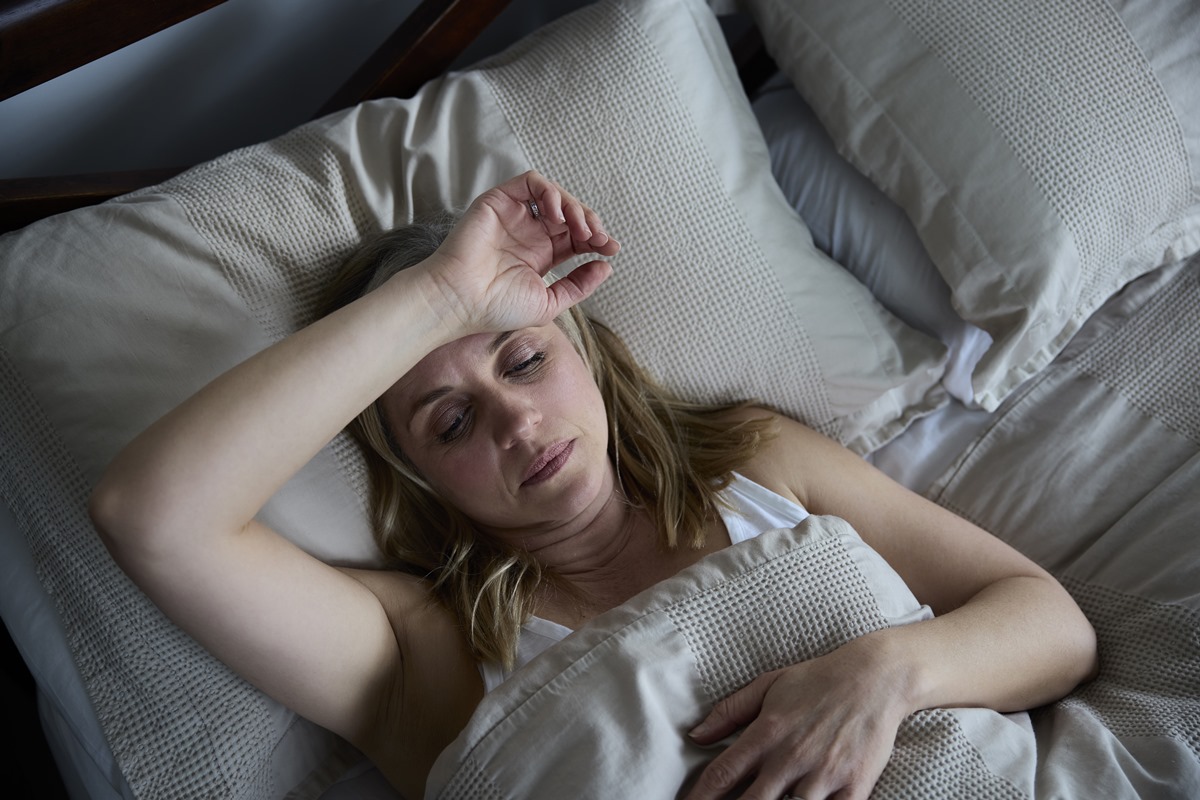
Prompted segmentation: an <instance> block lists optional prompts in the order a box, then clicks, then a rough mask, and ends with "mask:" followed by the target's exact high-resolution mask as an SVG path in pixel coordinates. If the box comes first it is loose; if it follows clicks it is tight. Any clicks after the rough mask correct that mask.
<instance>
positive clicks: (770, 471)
mask: <svg viewBox="0 0 1200 800" xmlns="http://www.w3.org/2000/svg"><path fill="white" fill-rule="evenodd" d="M764 418H765V419H770V420H771V422H772V435H771V436H770V437H769V438H768V439H767V441H765V442H764V443H763V446H762V447H761V448H760V450H759V452H758V453H757V454H756V455H755V457H754V458H753V459H751V460H750V461H749V462H748V463H746V464H744V465H743V466H742V467H741V468H740V469H739V470H738V471H739V472H741V473H742V474H743V475H745V476H746V477H747V478H749V479H751V480H752V481H754V482H755V483H758V484H760V485H762V486H765V487H766V488H768V489H770V490H771V491H773V492H775V493H776V494H779V495H782V496H784V497H787V498H790V499H793V500H796V501H797V502H799V503H800V504H801V505H803V506H804V507H805V508H808V509H809V510H810V511H811V510H813V504H814V502H816V501H817V500H818V497H819V496H820V494H821V491H820V486H821V484H822V483H823V482H825V481H828V480H841V479H843V478H845V477H849V476H848V472H849V473H853V472H857V471H858V470H860V469H862V468H868V469H869V467H868V465H867V464H866V462H865V461H863V460H862V459H861V458H860V457H859V456H858V455H856V454H854V453H852V452H850V451H849V450H847V449H846V448H845V447H843V446H842V445H841V444H840V443H838V442H836V441H834V440H833V439H830V438H829V437H827V436H825V435H824V434H821V433H819V432H817V431H816V430H813V429H812V428H810V427H809V426H807V425H805V424H804V423H802V422H799V421H797V420H795V419H793V418H792V417H789V416H786V415H784V414H780V413H778V412H776V411H772V410H771V409H768V408H764V407H761V406H744V407H742V408H737V409H733V410H731V411H729V412H727V419H728V421H729V423H730V424H738V423H741V422H747V421H751V420H761V419H764Z"/></svg>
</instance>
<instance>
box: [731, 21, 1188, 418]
mask: <svg viewBox="0 0 1200 800" xmlns="http://www.w3.org/2000/svg"><path fill="white" fill-rule="evenodd" d="M743 5H744V6H746V7H747V8H748V10H750V11H751V12H752V13H753V15H754V17H755V18H756V20H757V21H758V23H759V25H760V28H761V29H762V31H763V32H764V37H765V39H766V42H767V46H768V49H769V50H770V52H771V53H772V54H773V56H774V57H775V60H776V61H777V62H778V64H779V66H780V68H781V70H782V71H783V72H784V73H786V74H787V75H788V76H789V77H790V78H791V80H792V82H793V83H794V84H795V86H796V88H797V89H798V90H799V92H800V94H801V95H803V96H804V98H805V99H806V100H807V102H808V104H809V105H811V106H812V108H813V110H814V111H815V112H816V114H817V116H818V117H819V118H820V119H821V121H822V123H823V124H824V125H825V127H826V128H827V129H828V130H829V132H830V134H831V135H832V137H833V139H834V141H835V142H836V144H837V146H838V148H839V151H840V152H841V153H842V154H843V155H844V156H845V157H846V158H847V159H849V160H850V161H851V162H852V163H854V164H855V165H856V166H857V167H858V168H859V169H860V170H861V171H862V172H863V173H864V174H866V175H867V176H868V177H870V178H871V179H872V180H873V181H874V182H875V183H876V184H877V185H878V186H879V187H880V188H881V189H883V190H884V191H885V193H887V194H888V196H889V197H890V198H891V199H892V200H893V201H894V202H896V203H897V204H898V205H900V206H901V207H902V208H903V209H904V210H905V212H906V213H907V214H908V216H909V218H910V220H911V221H912V222H913V224H914V226H915V227H916V229H917V231H918V233H919V235H920V236H921V238H922V240H923V242H924V244H925V247H926V249H927V250H928V251H929V254H930V256H931V257H932V259H933V261H934V263H935V264H936V265H937V267H938V269H939V270H940V271H941V273H942V275H943V276H944V277H945V278H946V280H947V282H948V283H949V284H950V287H951V289H952V291H953V302H954V305H955V308H956V309H957V310H958V312H959V313H960V314H961V315H962V317H963V318H964V319H966V320H967V321H969V322H971V323H974V324H976V325H978V326H979V327H981V328H983V329H984V330H986V331H987V332H988V333H989V334H991V336H992V338H993V340H994V344H993V346H992V347H991V349H990V350H989V351H988V352H987V353H986V354H985V355H984V357H983V359H982V360H981V361H980V363H979V366H978V367H977V369H976V371H975V374H974V380H973V384H974V390H975V397H976V400H977V401H978V402H979V403H980V404H981V405H983V406H984V407H986V408H988V409H994V408H996V406H997V405H998V404H999V402H1000V401H1001V400H1002V399H1003V398H1004V397H1005V396H1006V395H1007V394H1008V393H1009V392H1011V391H1012V390H1014V389H1015V388H1016V387H1017V386H1019V385H1020V384H1021V383H1022V382H1023V381H1024V380H1025V379H1026V378H1028V377H1030V376H1031V375H1033V374H1035V373H1036V372H1037V371H1038V370H1040V369H1041V368H1042V367H1044V366H1045V365H1046V364H1047V363H1049V361H1050V360H1051V359H1052V358H1053V357H1054V355H1055V354H1056V353H1058V352H1059V351H1060V350H1061V349H1062V348H1063V346H1064V345H1065V344H1066V343H1067V341H1068V340H1069V339H1070V337H1071V336H1072V335H1073V334H1074V333H1075V332H1076V331H1077V330H1078V329H1079V327H1080V325H1081V324H1082V323H1083V321H1084V320H1085V319H1086V318H1087V317H1088V316H1089V315H1090V314H1091V313H1092V312H1093V311H1094V310H1095V309H1096V308H1098V307H1099V306H1100V305H1101V304H1102V303H1103V302H1104V301H1105V300H1106V299H1107V298H1108V297H1110V296H1111V295H1112V294H1114V293H1115V292H1116V291H1117V290H1118V289H1120V288H1121V286H1122V285H1124V284H1125V283H1126V282H1128V281H1129V280H1130V279H1132V278H1134V277H1136V276H1138V275H1140V274H1143V273H1145V272H1148V271H1150V270H1152V269H1154V268H1155V267H1158V266H1160V265H1163V264H1167V263H1171V262H1173V261H1177V260H1179V259H1182V258H1184V257H1186V256H1187V255H1189V254H1191V253H1193V252H1195V251H1197V250H1200V95H1197V93H1196V91H1195V85H1196V82H1195V80H1196V75H1197V74H1200V6H1197V5H1196V4H1195V3H1193V2H1190V0H1168V1H1167V2H1160V0H1131V2H1124V3H1119V4H1110V3H1108V2H1105V1H1104V0H1052V2H1040V1H1039V0H1019V1H1018V2H1005V3H960V2H954V1H953V0H937V1H935V2H914V1H913V0H886V1H885V0H851V1H850V2H839V3H824V2H819V1H818V0H745V2H744V3H743Z"/></svg>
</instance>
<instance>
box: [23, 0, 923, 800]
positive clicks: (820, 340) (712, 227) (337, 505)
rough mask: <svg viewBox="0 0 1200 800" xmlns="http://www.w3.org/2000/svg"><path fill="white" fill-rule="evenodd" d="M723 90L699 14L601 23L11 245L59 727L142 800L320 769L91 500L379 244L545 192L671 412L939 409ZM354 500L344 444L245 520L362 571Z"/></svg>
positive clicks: (352, 465) (719, 64)
mask: <svg viewBox="0 0 1200 800" xmlns="http://www.w3.org/2000/svg"><path fill="white" fill-rule="evenodd" d="M572 43H574V46H572ZM583 54H585V55H583ZM581 57H583V61H582V62H581V61H580V59H581ZM531 72H536V73H538V74H537V75H531ZM539 75H540V76H541V77H539ZM546 76H549V78H547V77H546ZM612 76H617V77H618V78H619V79H613V78H612ZM584 78H586V81H587V83H588V86H587V88H588V89H590V90H591V91H592V92H593V94H592V96H591V98H590V99H589V100H588V101H587V102H585V103H581V102H580V97H581V96H583V87H582V86H581V85H580V84H579V83H576V81H581V80H582V79H584ZM572 86H574V87H576V89H578V91H576V92H574V93H573V92H569V91H564V87H572ZM737 92H738V90H737V82H736V77H735V75H734V73H733V70H732V64H731V61H730V58H729V54H728V52H727V50H726V49H725V44H724V41H723V39H722V38H721V34H720V32H719V29H718V26H717V24H716V22H715V19H714V18H713V17H712V15H711V13H710V12H709V10H708V8H707V7H706V6H705V5H704V4H703V3H702V2H699V0H656V1H655V2H649V3H632V2H630V3H624V4H622V3H611V2H610V3H605V4H602V5H600V6H597V7H596V8H592V9H585V10H583V11H582V12H581V13H580V14H578V15H575V16H572V17H569V18H566V19H564V20H562V21H561V22H560V23H558V24H557V25H556V26H555V28H554V31H553V33H552V34H551V33H545V34H540V35H535V36H534V37H533V38H531V39H530V40H529V41H527V42H525V43H523V44H519V45H517V47H516V49H514V50H513V51H512V52H511V53H509V54H508V55H505V56H502V57H500V58H499V59H498V60H496V61H495V62H493V63H491V64H490V65H488V66H487V67H486V69H484V70H471V71H467V72H464V73H461V74H457V75H450V76H445V77H443V78H441V79H439V80H437V81H434V82H433V83H431V84H429V85H428V86H426V87H425V88H424V89H423V90H422V91H421V92H420V93H419V94H418V95H417V96H416V97H414V98H412V99H411V100H404V101H399V100H382V101H377V102H373V103H367V104H364V105H362V106H359V107H356V108H353V109H349V110H347V111H345V112H341V113H338V114H335V115H332V116H330V117H328V118H325V119H322V120H319V121H316V122H314V123H311V124H309V125H306V126H303V127H301V128H299V129H297V130H295V131H293V132H291V133H288V134H286V135H284V136H281V137H279V138H278V139H276V140H273V141H270V142H267V143H264V144H260V145H256V146H253V147H248V148H245V149H242V150H238V151H235V152H233V153H230V154H228V155H226V156H223V157H221V158H218V159H215V160H213V161H212V162H209V163H206V164H203V165H200V166H198V167H196V168H194V169H192V170H189V171H188V172H186V173H184V174H182V175H181V176H179V177H177V178H175V179H172V180H170V181H168V182H166V183H164V184H162V185H160V186H156V187H151V188H149V189H146V190H143V191H140V192H137V193H135V194H133V195H129V196H126V197H124V198H120V199H118V200H116V201H113V202H109V203H106V204H103V205H100V206H97V207H93V208H88V209H81V210H79V211H76V212H72V213H70V214H67V215H63V216H59V217H55V218H51V219H48V220H44V221H42V222H40V223H37V224H35V225H33V226H30V227H29V228H27V229H25V230H23V231H20V232H17V233H14V234H10V235H7V236H5V237H3V239H0V321H2V322H0V430H2V431H3V435H4V442H5V448H6V449H5V458H4V459H3V462H2V463H0V498H2V499H3V501H4V503H5V504H6V505H7V506H9V507H10V508H11V509H12V510H13V512H14V515H15V516H16V517H17V519H18V523H19V525H20V526H21V527H22V529H23V530H24V532H25V535H26V539H27V541H29V543H30V545H31V548H32V549H33V551H34V553H35V556H36V558H37V561H38V566H39V570H40V572H41V577H42V582H43V585H44V586H45V587H46V589H47V591H48V592H49V594H50V596H51V597H52V598H53V602H54V603H55V604H56V607H57V611H58V613H59V615H60V616H61V618H62V619H63V622H64V627H65V628H66V630H67V636H68V640H69V642H68V644H69V646H70V648H71V653H72V655H73V657H74V659H75V662H76V664H77V665H78V667H79V670H80V672H81V673H82V674H83V676H84V678H85V681H86V683H87V688H88V691H89V693H90V694H91V696H92V698H93V700H94V701H95V702H94V704H95V706H96V709H97V710H98V712H99V713H98V715H92V714H91V709H76V710H75V712H77V714H78V716H77V717H76V718H73V719H72V720H71V722H72V724H78V725H91V726H92V727H93V728H100V729H102V731H103V734H104V738H106V739H107V741H108V742H109V744H110V745H111V747H112V750H113V752H114V755H115V757H116V759H117V763H118V764H119V766H120V769H121V771H122V772H123V773H124V776H125V777H126V779H127V780H128V781H129V784H130V786H131V788H132V790H133V792H134V793H135V794H136V795H137V796H139V797H153V798H156V800H157V799H158V798H172V797H189V796H220V797H245V798H260V797H261V798H266V797H277V796H280V795H281V794H283V793H286V792H288V791H290V790H291V789H293V788H295V786H296V784H297V782H298V781H301V780H302V779H303V778H304V776H306V775H310V774H320V769H319V768H320V767H322V766H323V765H325V764H327V763H328V762H327V757H329V756H331V755H332V756H335V757H336V755H337V754H336V753H335V752H334V751H332V750H331V748H333V747H334V746H335V743H334V742H332V741H331V740H330V739H329V737H328V736H327V735H326V734H323V733H322V732H320V731H317V730H315V729H314V728H313V727H312V726H309V725H307V724H306V723H304V722H303V721H299V720H296V719H295V716H294V715H292V714H291V713H290V712H288V711H287V710H285V709H283V708H281V707H280V706H279V705H278V704H276V703H273V702H272V701H270V700H268V699H266V698H264V697H262V696H261V695H260V694H258V693H257V692H254V691H252V690H250V689H249V688H248V687H246V686H245V685H244V684H242V683H241V682H240V681H238V680H237V679H236V678H234V677H233V676H231V675H230V674H229V673H228V671H227V670H225V669H224V667H222V666H221V665H220V664H218V663H217V662H215V661H214V660H213V659H211V658H210V657H208V656H207V655H206V654H205V653H204V652H202V651H200V650H199V649H198V648H196V647H195V646H194V645H193V644H192V643H191V641H190V640H188V639H187V638H186V637H184V636H182V635H181V634H180V633H179V632H178V631H177V630H176V629H175V628H174V627H173V626H172V625H171V624H170V623H169V622H167V621H166V620H165V619H164V618H163V617H162V616H161V615H160V614H159V613H158V612H157V610H156V609H154V608H153V606H152V605H151V604H150V603H149V602H148V601H147V600H146V598H145V597H144V596H142V595H141V594H140V593H139V592H138V591H137V590H136V589H135V588H134V587H133V586H132V585H131V584H130V583H129V582H128V581H127V580H126V579H125V578H124V576H123V574H122V573H121V572H120V570H119V569H117V567H116V566H115V565H114V564H113V562H112V561H111V560H110V559H109V558H108V555H107V553H106V552H105V551H104V549H103V548H102V547H101V546H100V545H99V543H98V541H97V540H96V537H95V533H94V531H93V530H92V529H91V526H90V524H89V523H88V520H87V517H86V512H85V508H86V506H85V504H86V497H87V492H88V489H89V487H90V486H92V485H93V484H94V483H95V481H96V480H97V478H98V476H99V474H100V471H101V470H102V469H103V467H104V465H105V464H106V463H107V462H108V461H109V460H110V459H111V458H112V457H113V455H114V454H115V453H116V452H117V451H118V450H119V449H120V448H121V447H122V446H123V445H124V444H125V443H126V442H128V441H129V440H130V439H131V438H132V437H133V436H134V435H136V434H137V433H138V432H139V431H140V430H142V429H143V428H144V427H145V426H147V425H148V424H150V423H151V422H152V421H153V420H155V419H157V418H158V417H159V416H161V415H162V414H163V413H165V412H166V411H167V410H169V409H170V408H172V407H173V406H175V405H176V404H178V403H179V402H181V401H182V400H184V399H185V398H186V397H187V396H188V395H190V394H191V393H192V392H194V391H195V390H196V389H198V388H199V387H200V386H202V385H203V384H204V383H206V382H207V381H209V380H211V379H212V378H213V377H215V376H216V375H218V374H220V373H221V372H222V371H223V370H225V369H228V368H229V367H231V366H233V365H234V364H236V363H238V362H239V361H241V360H243V359H244V358H246V357H247V356H249V355H251V354H252V353H254V352H256V351H258V350H260V349H262V348H263V347H266V346H268V345H269V344H271V343H272V342H274V341H276V340H278V339H279V338H280V337H282V336H284V335H286V334H287V333H289V332H291V331H293V330H295V329H296V328H297V327H299V326H301V325H303V324H305V323H306V322H308V321H310V320H311V319H312V318H313V314H314V309H315V305H316V301H317V297H318V296H319V294H320V291H321V287H322V286H323V285H324V284H325V282H326V281H327V280H328V278H329V277H330V275H331V273H332V271H333V270H334V269H335V267H336V265H337V264H338V263H339V262H340V261H341V260H343V259H344V258H345V256H346V255H347V254H348V253H349V252H350V250H351V249H352V248H353V247H354V246H355V244H356V243H357V242H359V241H360V240H361V239H362V238H363V237H364V236H366V235H368V234H370V233H372V232H375V231H378V230H381V229H384V228H389V227H392V226H393V225H395V224H398V223H403V222H407V221H409V220H411V219H412V218H413V216H415V215H418V214H421V213H423V212H426V211H430V210H434V209H440V208H448V207H449V208H453V207H458V206H462V205H465V204H466V203H467V202H468V201H470V200H471V199H472V198H473V197H475V196H476V195H477V194H478V193H480V192H482V191H483V190H485V189H487V188H488V187H490V186H492V185H494V184H495V183H498V182H499V181H501V180H504V179H506V178H508V177H511V176H513V175H515V174H518V173H520V172H522V171H524V170H526V169H528V168H530V167H532V166H538V167H542V168H543V169H544V170H545V171H546V172H548V173H550V174H551V176H552V177H554V178H556V179H558V180H560V181H562V182H564V183H565V184H567V186H568V188H570V189H573V190H575V191H577V192H578V193H579V194H581V195H583V196H584V198H585V199H587V200H588V201H590V202H593V203H596V204H597V205H598V206H600V207H601V210H602V211H603V212H604V213H605V214H606V216H607V217H608V219H609V220H610V227H611V228H612V230H613V232H614V234H616V235H618V236H619V237H620V238H622V239H623V240H624V242H625V245H626V250H625V254H624V255H623V256H622V260H620V261H619V262H618V264H617V265H616V266H617V271H618V275H621V276H624V277H622V278H620V279H614V280H613V281H612V282H611V288H610V289H608V290H606V294H605V295H602V296H601V297H598V298H597V299H596V301H595V305H594V308H595V310H596V312H597V313H598V314H600V315H602V316H604V317H605V318H606V319H607V320H609V321H610V322H611V323H612V324H613V325H614V327H616V328H617V329H618V331H620V332H622V333H626V334H629V335H630V336H631V339H632V343H633V345H634V348H635V350H636V351H637V352H638V354H639V355H640V356H642V357H643V358H645V359H646V360H647V361H648V362H649V366H650V367H651V368H652V369H654V370H655V371H657V372H659V373H660V374H661V375H662V376H663V377H664V379H666V380H668V381H670V382H672V383H674V384H677V385H678V387H679V388H680V389H681V390H683V391H686V392H688V393H689V394H695V395H696V396H698V397H704V398H710V399H711V398H715V397H733V396H741V395H749V396H753V397H756V398H758V399H760V400H762V401H764V402H767V403H771V404H774V405H777V406H779V407H781V408H783V409H785V410H787V411H789V412H792V413H794V414H796V415H798V416H801V417H805V418H807V419H809V420H810V421H811V422H812V423H813V424H814V426H816V427H818V428H820V429H821V430H823V431H826V432H828V433H830V434H831V435H834V436H837V437H838V438H841V439H842V440H843V441H845V442H846V443H847V444H850V445H852V446H854V447H856V448H858V449H860V450H867V449H871V448H872V447H874V446H876V445H878V444H879V443H881V442H882V441H884V440H886V439H887V438H889V437H891V436H893V435H895V434H896V433H897V432H898V431H899V430H901V429H902V428H903V427H904V426H905V425H906V424H907V423H908V421H909V420H910V418H911V417H912V416H914V415H916V414H920V413H924V412H925V411H927V410H929V409H931V408H933V407H936V406H937V405H938V404H939V403H941V402H942V401H943V399H944V397H943V395H942V393H941V391H940V389H939V388H938V379H939V377H940V371H941V361H942V358H943V353H942V348H941V346H940V345H938V344H937V343H935V342H933V341H932V340H930V339H928V338H926V337H924V336H922V335H920V334H917V333H915V332H913V331H911V330H909V329H907V328H906V327H904V326H903V325H901V324H900V323H898V322H897V321H896V320H895V319H894V318H892V317H891V316H890V315H888V314H887V313H886V312H884V311H883V310H882V308H881V307H879V306H878V304H876V303H875V302H874V300H873V299H872V298H871V297H870V295H869V294H868V293H867V292H866V290H865V289H863V287H861V286H860V285H858V284H857V283H856V282H855V281H853V279H851V278H849V277H848V276H847V275H846V274H844V272H842V271H841V269H840V267H838V266H837V265H836V264H834V263H833V262H830V261H829V260H828V259H826V258H824V257H823V256H821V254H820V253H819V252H818V251H817V250H816V249H815V248H814V247H813V246H812V243H811V240H810V237H809V236H808V232H807V230H806V229H805V227H804V226H803V224H802V223H801V221H800V220H799V219H798V218H797V217H796V216H795V215H794V213H793V212H792V211H791V209H790V208H789V207H788V206H787V204H786V201H785V200H784V199H783V198H782V195H781V194H780V193H779V191H778V189H777V187H775V185H774V184H773V182H772V181H771V179H770V175H769V166H768V161H767V157H766V149H765V145H764V144H763V143H762V141H761V134H759V133H758V131H757V128H756V125H755V122H754V119H753V115H752V113H751V111H750V109H749V104H748V101H747V100H746V99H745V97H744V96H743V95H739V94H738V93H737ZM529 100H534V101H535V102H533V103H532V104H530V103H529V102H528V101H529ZM756 136H757V137H758V138H757V139H756V138H755V137H756ZM622 287H625V288H622ZM674 325H681V326H683V327H682V328H681V330H682V333H680V332H678V331H672V330H671V326H674ZM671 365H677V366H674V367H672V366H671ZM672 370H673V371H672ZM364 484H365V481H364V477H363V469H362V466H361V464H360V463H359V456H358V454H357V453H356V451H355V450H354V449H353V448H352V447H351V446H350V445H349V444H348V443H347V442H346V441H345V440H344V439H338V440H336V441H335V442H334V443H333V444H332V445H331V446H330V447H328V448H326V449H325V450H324V451H323V452H322V453H321V454H319V455H318V457H317V458H315V459H314V460H313V462H312V463H310V464H309V465H308V466H306V467H305V468H304V469H303V470H302V471H301V472H300V473H299V474H298V475H297V476H296V477H295V478H294V479H293V480H292V481H290V482H289V483H288V484H287V485H286V486H285V487H284V489H282V490H281V491H280V493H279V494H278V495H277V496H276V497H274V498H272V500H271V501H270V502H269V503H268V505H267V507H266V508H265V509H264V510H263V511H262V513H261V514H260V518H261V519H262V520H263V521H264V522H266V523H268V524H270V525H271V526H273V527H275V528H276V529H277V530H279V531H281V532H282V533H284V534H285V535H286V536H288V537H289V538H291V539H292V540H293V541H295V542H297V543H298V544H299V545H300V546H301V547H304V548H305V549H306V550H308V551H310V552H312V553H314V554H315V555H318V556H320V557H322V558H326V559H328V560H330V561H335V562H339V563H351V564H365V565H370V564H378V563H379V561H380V558H379V553H378V551H377V549H376V548H375V546H374V544H373V542H372V539H371V534H370V531H369V529H368V524H367V519H366V514H365V503H364V497H363V494H364ZM314 770H316V772H314ZM305 791H308V790H307V788H306V789H305Z"/></svg>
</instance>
